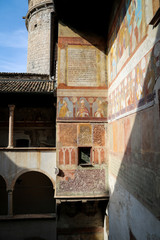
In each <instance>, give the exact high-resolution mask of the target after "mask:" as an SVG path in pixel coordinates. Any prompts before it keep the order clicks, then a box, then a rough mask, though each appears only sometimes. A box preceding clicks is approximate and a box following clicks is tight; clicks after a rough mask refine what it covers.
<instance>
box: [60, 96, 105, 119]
mask: <svg viewBox="0 0 160 240" xmlns="http://www.w3.org/2000/svg"><path fill="white" fill-rule="evenodd" d="M107 106H108V101H107V98H106V97H74V96H72V97H71V96H70V97H58V109H57V111H58V113H57V118H58V119H68V120H71V119H74V120H78V119H90V120H93V119H96V120H97V121H99V120H102V119H103V120H104V121H106V120H107Z"/></svg>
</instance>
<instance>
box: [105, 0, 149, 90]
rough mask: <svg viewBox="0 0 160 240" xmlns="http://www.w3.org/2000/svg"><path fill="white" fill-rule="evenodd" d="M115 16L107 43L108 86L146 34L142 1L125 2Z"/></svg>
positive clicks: (129, 0) (128, 0) (131, 0)
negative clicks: (114, 22)
mask: <svg viewBox="0 0 160 240" xmlns="http://www.w3.org/2000/svg"><path fill="white" fill-rule="evenodd" d="M117 16H118V17H117V18H116V19H115V21H116V24H113V32H112V35H111V38H110V41H109V54H108V65H109V72H108V80H109V85H110V84H111V83H112V82H113V80H114V79H115V77H116V76H117V74H118V73H119V72H120V70H121V68H122V67H123V65H124V64H125V62H126V61H127V60H128V58H129V57H131V55H132V54H133V53H134V51H135V49H136V48H137V47H138V46H139V44H140V43H141V42H142V41H143V38H144V37H145V36H146V33H147V24H146V16H145V4H144V0H125V3H123V5H122V6H121V9H120V12H119V14H117Z"/></svg>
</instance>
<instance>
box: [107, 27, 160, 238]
mask: <svg viewBox="0 0 160 240" xmlns="http://www.w3.org/2000/svg"><path fill="white" fill-rule="evenodd" d="M159 28H160V27H157V36H156V37H155V43H154V45H153V46H154V47H153V49H152V50H151V51H149V53H148V52H147V55H146V56H145V57H143V58H142V59H141V60H140V62H139V63H138V65H136V68H135V70H134V71H132V73H133V75H132V74H131V73H130V74H129V75H128V76H127V77H126V78H128V79H129V81H130V83H132V85H130V87H128V89H127V91H126V92H125V93H124V94H126V96H125V97H126V99H125V101H126V104H127V103H128V102H127V99H131V98H132V100H133V106H131V105H130V106H128V108H127V111H131V110H132V109H134V107H135V106H136V107H135V108H136V111H135V112H136V113H134V111H133V112H132V114H128V115H127V114H126V116H124V117H121V116H120V115H122V114H124V112H123V111H121V112H119V113H118V112H117V113H116V114H117V115H116V114H115V118H116V116H118V114H119V118H118V119H117V120H114V121H111V122H110V123H109V131H110V135H109V138H110V140H109V141H110V143H109V146H110V147H109V165H110V167H109V181H110V188H111V197H110V203H109V220H110V239H113V240H115V239H121V240H123V239H124V240H126V239H137V240H138V239H139V240H146V239H147V240H151V239H160V222H159V220H160V171H159V169H160V152H159V146H160V118H159V117H160V116H159V99H158V89H160V65H159V61H160V59H159V57H160V41H159V39H160V30H159ZM137 51H138V49H137ZM145 54H146V53H145ZM144 65H146V67H145V68H143V67H144ZM132 70H133V69H132ZM124 86H125V85H124ZM124 86H123V87H124ZM118 97H120V95H118ZM127 97H128V98H127ZM115 101H116V100H115ZM115 104H118V100H117V102H115Z"/></svg>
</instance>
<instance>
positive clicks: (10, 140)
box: [8, 105, 15, 148]
mask: <svg viewBox="0 0 160 240" xmlns="http://www.w3.org/2000/svg"><path fill="white" fill-rule="evenodd" d="M14 108H15V105H9V134H8V148H13V126H14Z"/></svg>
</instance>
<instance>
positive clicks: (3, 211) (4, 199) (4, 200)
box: [0, 176, 8, 215]
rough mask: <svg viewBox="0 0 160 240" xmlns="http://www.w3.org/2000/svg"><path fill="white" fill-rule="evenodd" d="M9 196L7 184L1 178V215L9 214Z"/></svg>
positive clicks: (0, 177)
mask: <svg viewBox="0 0 160 240" xmlns="http://www.w3.org/2000/svg"><path fill="white" fill-rule="evenodd" d="M7 209H8V194H7V191H6V182H5V180H4V178H3V177H2V176H0V215H7V212H8V210H7Z"/></svg>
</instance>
